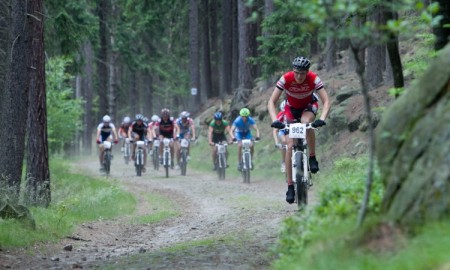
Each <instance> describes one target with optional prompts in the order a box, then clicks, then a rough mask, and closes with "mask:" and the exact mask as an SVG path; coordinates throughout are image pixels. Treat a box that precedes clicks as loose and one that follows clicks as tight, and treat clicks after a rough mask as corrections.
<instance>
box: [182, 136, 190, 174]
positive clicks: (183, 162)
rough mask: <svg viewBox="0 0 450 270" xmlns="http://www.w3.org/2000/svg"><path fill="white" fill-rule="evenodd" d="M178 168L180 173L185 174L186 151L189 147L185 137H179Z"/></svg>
mask: <svg viewBox="0 0 450 270" xmlns="http://www.w3.org/2000/svg"><path fill="white" fill-rule="evenodd" d="M180 147H181V149H180V169H181V175H186V167H187V153H188V148H189V140H188V139H186V138H183V139H181V141H180Z"/></svg>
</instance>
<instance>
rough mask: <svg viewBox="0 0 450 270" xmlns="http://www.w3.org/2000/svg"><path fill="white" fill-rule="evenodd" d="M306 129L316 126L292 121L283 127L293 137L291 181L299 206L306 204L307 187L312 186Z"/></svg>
mask: <svg viewBox="0 0 450 270" xmlns="http://www.w3.org/2000/svg"><path fill="white" fill-rule="evenodd" d="M308 129H316V128H314V127H313V126H312V125H311V123H308V124H305V123H292V124H287V125H286V127H285V130H287V131H288V132H289V138H291V139H294V145H293V148H292V156H291V160H292V162H291V164H292V181H293V182H294V190H295V202H296V203H297V205H298V207H299V208H302V207H303V206H306V205H307V204H308V189H309V188H310V187H311V186H312V178H311V172H310V170H309V158H308V147H307V142H306V130H308Z"/></svg>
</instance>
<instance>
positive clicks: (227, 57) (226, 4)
mask: <svg viewBox="0 0 450 270" xmlns="http://www.w3.org/2000/svg"><path fill="white" fill-rule="evenodd" d="M232 8H233V2H232V1H230V0H222V71H221V86H220V97H221V98H223V97H224V96H225V95H226V94H229V93H231V77H232V69H231V68H232V52H233V38H232V37H233V34H232V33H233V31H232V27H233V16H232V14H233V9H232Z"/></svg>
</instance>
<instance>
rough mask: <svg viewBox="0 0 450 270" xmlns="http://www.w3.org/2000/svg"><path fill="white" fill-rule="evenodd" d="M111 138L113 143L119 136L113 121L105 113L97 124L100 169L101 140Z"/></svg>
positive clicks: (101, 162) (101, 160)
mask: <svg viewBox="0 0 450 270" xmlns="http://www.w3.org/2000/svg"><path fill="white" fill-rule="evenodd" d="M113 139H114V143H115V144H117V143H119V137H118V136H117V131H116V127H115V126H114V124H113V123H111V117H109V115H105V116H103V119H102V122H101V123H100V124H99V125H98V126H97V144H99V150H100V155H99V161H100V171H102V170H104V168H103V152H104V151H105V149H104V148H103V142H104V141H109V142H112V141H113Z"/></svg>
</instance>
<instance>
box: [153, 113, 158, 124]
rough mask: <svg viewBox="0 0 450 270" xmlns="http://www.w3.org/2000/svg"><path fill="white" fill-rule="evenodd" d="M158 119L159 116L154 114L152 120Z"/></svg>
mask: <svg viewBox="0 0 450 270" xmlns="http://www.w3.org/2000/svg"><path fill="white" fill-rule="evenodd" d="M157 121H159V117H158V116H157V115H156V114H154V115H153V116H152V122H157Z"/></svg>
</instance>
